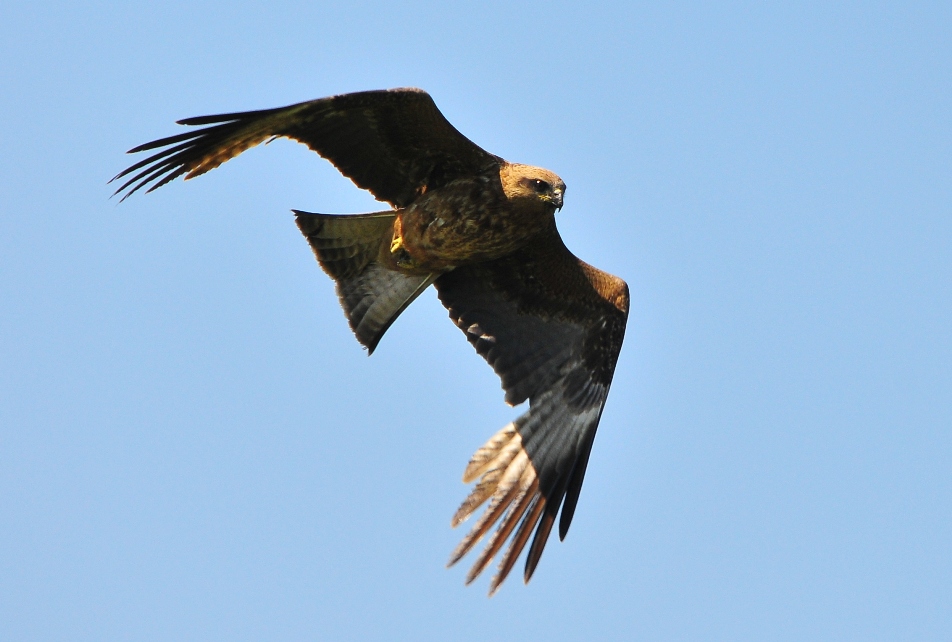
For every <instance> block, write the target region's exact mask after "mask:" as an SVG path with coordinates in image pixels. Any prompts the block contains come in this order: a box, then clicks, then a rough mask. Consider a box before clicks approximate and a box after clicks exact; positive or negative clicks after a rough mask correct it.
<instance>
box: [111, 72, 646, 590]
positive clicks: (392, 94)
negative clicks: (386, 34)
mask: <svg viewBox="0 0 952 642" xmlns="http://www.w3.org/2000/svg"><path fill="white" fill-rule="evenodd" d="M178 122H179V124H181V125H189V126H199V127H200V128H198V129H192V130H190V131H186V132H185V133H181V134H178V135H175V136H169V137H168V138H162V139H160V140H156V141H153V142H151V143H146V144H144V145H139V146H138V147H135V148H134V149H132V150H130V152H129V153H136V152H144V151H149V150H159V151H156V152H155V153H154V154H152V155H151V156H149V157H148V158H146V159H144V160H141V161H139V162H138V163H136V164H135V165H133V166H131V167H129V168H128V169H126V170H125V171H123V172H121V173H120V174H119V175H118V176H116V177H115V178H114V179H113V180H117V179H120V178H125V179H126V180H125V182H124V183H122V185H121V186H120V187H119V189H118V190H116V193H117V194H119V193H123V194H124V196H123V199H125V198H126V197H128V196H129V195H131V194H132V193H134V192H136V191H137V190H139V189H140V188H143V187H148V188H149V189H148V191H152V190H154V189H156V188H157V187H160V186H162V185H164V184H166V183H168V182H169V181H171V180H173V179H175V178H176V177H178V176H181V175H183V174H184V175H185V178H186V179H189V178H193V177H195V176H198V175H200V174H203V173H205V172H207V171H208V170H210V169H214V168H215V167H218V166H219V165H221V164H222V163H224V162H225V161H227V160H228V159H230V158H232V157H234V156H236V155H238V154H240V153H241V152H243V151H244V150H246V149H248V148H250V147H253V146H255V145H257V144H259V143H261V142H265V141H270V140H272V139H274V138H280V137H286V138H290V139H293V140H296V141H299V142H301V143H304V144H305V145H307V146H308V147H309V148H310V149H312V150H314V151H315V152H317V153H318V154H320V155H321V156H322V157H324V158H326V159H327V160H329V161H330V162H331V163H333V164H334V166H335V167H336V168H337V169H338V170H340V172H341V173H342V174H344V176H347V177H348V178H350V179H351V180H352V181H353V182H354V183H355V184H356V185H357V186H358V187H360V188H362V189H366V190H368V191H369V192H370V193H371V194H373V195H374V197H376V198H377V200H380V201H384V202H386V203H389V204H390V205H391V209H389V210H386V211H381V212H374V213H371V214H358V215H330V214H312V213H308V212H301V211H297V210H294V214H295V216H296V220H297V225H298V227H299V228H300V230H301V232H302V233H303V234H304V236H305V238H306V239H307V241H308V243H309V244H310V246H311V248H312V249H313V251H314V254H315V256H316V257H317V260H318V262H319V263H320V266H321V267H322V268H323V269H324V271H325V272H326V273H327V274H328V275H329V276H330V277H331V278H332V279H334V281H335V282H336V286H337V293H338V295H339V297H340V303H341V305H342V306H343V308H344V312H345V314H346V316H347V320H348V322H349V323H350V327H351V329H352V330H353V331H354V334H355V335H356V336H357V340H358V341H360V343H361V344H363V345H364V346H365V347H366V348H367V350H368V351H369V352H370V353H372V352H373V350H374V348H375V347H376V346H377V342H378V341H380V338H381V337H382V336H383V334H384V333H385V332H386V331H387V329H388V328H389V327H390V325H391V324H392V323H393V321H394V320H395V319H396V318H397V316H399V314H400V313H401V312H402V311H403V310H404V309H405V308H406V307H407V306H408V305H409V304H410V303H411V302H413V300H414V299H415V298H416V297H417V296H419V295H420V293H421V292H423V291H424V290H425V289H426V288H427V287H429V286H430V285H434V286H435V287H436V289H437V293H438V296H439V299H440V301H441V302H442V303H443V305H444V306H446V308H447V309H448V310H449V316H450V318H451V319H452V321H453V322H454V323H455V324H456V325H457V326H458V327H459V328H460V329H461V330H462V331H463V333H464V334H465V336H466V339H467V340H468V341H469V342H470V343H471V344H472V345H473V347H474V348H475V349H476V351H477V352H478V353H479V354H480V355H482V356H483V358H485V359H486V361H487V362H488V363H489V365H491V366H492V368H493V370H495V372H496V374H497V375H499V377H500V379H501V380H502V387H503V389H504V390H505V400H506V402H507V403H509V404H510V405H513V406H515V405H519V404H521V403H523V402H525V401H526V400H528V401H529V408H528V410H527V411H526V412H525V413H524V414H523V415H522V416H520V417H519V418H517V419H516V420H515V421H513V422H512V423H510V424H509V425H507V426H506V427H505V428H503V429H502V430H500V431H499V432H498V433H496V434H495V435H494V436H493V437H492V438H491V439H490V440H489V441H488V442H486V444H485V445H484V446H483V447H482V448H480V449H479V450H477V451H476V454H474V455H473V457H472V459H471V460H470V462H469V465H468V466H467V467H466V470H465V472H464V473H463V481H464V483H467V484H468V483H471V482H474V481H475V482H476V485H475V487H474V488H473V489H472V492H471V493H470V495H469V496H468V497H467V498H466V499H465V500H464V501H463V503H462V505H461V506H460V508H459V510H458V511H457V512H456V514H455V515H454V516H453V518H452V525H453V526H454V527H455V526H457V525H458V524H460V523H461V522H462V521H464V520H465V519H467V518H468V517H469V516H470V515H472V514H473V513H474V512H476V510H477V509H478V508H479V507H480V506H481V505H482V504H484V503H486V502H487V501H488V505H487V508H486V509H485V511H484V512H483V513H482V515H481V516H480V517H479V518H478V519H477V520H476V522H475V524H474V525H473V527H472V530H471V531H470V532H469V534H467V535H466V536H465V537H464V538H463V540H462V542H461V543H460V544H459V546H458V547H457V548H456V550H455V551H453V553H452V555H451V557H450V561H449V564H450V565H452V564H454V563H456V562H457V561H459V560H460V559H461V558H462V557H463V556H464V555H466V553H468V552H469V551H470V550H471V549H472V548H473V547H474V546H475V545H476V544H477V543H478V542H479V541H480V540H481V539H483V538H484V536H486V535H487V534H488V533H489V532H490V530H491V529H492V527H493V526H494V525H496V524H498V526H497V528H496V530H495V531H494V532H493V533H492V534H491V535H489V537H488V538H487V543H486V546H485V549H484V550H483V551H482V553H481V554H480V555H479V557H478V558H477V559H476V561H475V563H474V565H473V567H472V570H471V571H470V572H469V574H468V576H467V583H469V582H472V581H473V579H475V578H476V576H477V575H479V574H480V573H481V572H482V571H483V569H485V568H486V566H487V565H488V564H489V563H490V562H491V561H492V559H493V558H494V557H495V556H496V554H497V553H498V552H499V551H500V550H501V549H502V547H503V546H504V545H505V543H506V542H507V541H508V542H509V545H508V547H507V549H506V551H505V552H504V553H503V555H502V557H501V561H500V564H499V572H498V573H497V574H496V575H495V577H493V579H492V580H491V582H490V591H489V592H490V595H492V594H493V593H494V592H495V591H496V589H497V588H498V587H499V585H500V584H501V583H502V581H503V580H505V578H506V576H507V575H508V574H509V572H510V570H511V569H512V567H513V565H514V564H515V562H516V560H517V558H518V557H519V555H520V553H521V552H522V550H523V549H524V548H525V546H526V544H527V543H528V542H529V538H530V536H532V534H533V531H534V532H535V535H534V537H533V540H532V544H531V545H530V546H529V552H528V554H527V556H526V562H525V573H524V579H525V581H526V582H528V581H529V578H530V577H531V576H532V574H533V572H534V571H535V568H536V565H537V564H538V562H539V558H540V556H541V555H542V550H543V548H544V547H545V543H546V540H547V539H548V537H549V533H550V531H551V529H552V526H553V524H554V522H555V518H556V516H557V514H558V513H559V508H560V507H561V511H562V512H561V517H560V519H559V538H560V539H563V538H564V537H565V534H566V532H567V531H568V529H569V525H570V524H571V522H572V516H573V515H574V513H575V507H576V503H577V501H578V497H579V491H580V490H581V488H582V479H583V477H584V476H585V468H586V466H587V464H588V458H589V453H590V452H591V449H592V442H593V440H594V438H595V430H596V428H597V427H598V421H599V418H600V417H601V414H602V408H603V407H604V405H605V399H606V397H607V395H608V388H609V386H610V384H611V381H612V375H613V373H614V370H615V362H616V360H617V358H618V353H619V350H620V349H621V345H622V339H623V338H624V335H625V325H626V322H627V318H628V286H627V285H626V284H625V282H624V281H623V280H621V279H620V278H618V277H616V276H612V275H611V274H607V273H606V272H602V271H601V270H598V269H597V268H594V267H592V266H591V265H589V264H587V263H585V262H583V261H581V260H580V259H578V258H576V257H575V256H574V255H573V254H572V253H571V252H569V250H568V249H567V248H566V247H565V245H564V244H563V242H562V239H561V237H560V236H559V233H558V231H557V230H556V226H555V213H556V211H557V210H560V209H561V208H562V198H563V195H564V193H565V183H563V182H562V179H560V178H559V177H558V176H556V175H555V174H554V173H552V172H550V171H548V170H546V169H542V168H539V167H531V166H528V165H521V164H517V163H510V162H508V161H506V160H503V159H502V158H500V157H498V156H495V155H493V154H490V153H488V152H486V151H485V150H483V149H481V148H480V147H478V146H477V145H475V144H474V143H473V142H471V141H470V140H469V139H467V138H466V137H465V136H463V135H462V134H461V133H460V132H459V131H457V130H456V128H454V127H453V126H452V125H451V124H450V123H449V121H447V120H446V118H445V117H444V116H443V114H441V113H440V111H439V109H437V107H436V104H435V103H434V102H433V99H432V98H431V97H430V96H429V94H427V93H426V92H424V91H422V90H419V89H393V90H384V91H367V92H359V93H352V94H342V95H338V96H331V97H329V98H321V99H318V100H312V101H308V102H303V103H299V104H295V105H290V106H288V107H280V108H277V109H266V110H261V111H249V112H241V113H231V114H221V115H217V116H200V117H198V118H187V119H185V120H180V121H178Z"/></svg>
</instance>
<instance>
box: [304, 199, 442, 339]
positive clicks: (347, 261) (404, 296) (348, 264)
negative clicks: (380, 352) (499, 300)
mask: <svg viewBox="0 0 952 642" xmlns="http://www.w3.org/2000/svg"><path fill="white" fill-rule="evenodd" d="M293 211H294V214H295V216H296V217H297V225H298V228H299V229H300V230H301V233H302V234H304V237H305V238H306V239H307V242H308V243H309V244H310V245H311V249H313V250H314V255H315V256H316V257H317V260H318V262H319V263H320V264H321V267H322V268H323V269H324V271H325V272H327V274H328V275H329V276H330V277H331V278H332V279H334V281H335V282H336V283H337V296H338V297H339V298H340V303H341V306H342V307H343V308H344V314H345V315H346V316H347V321H348V323H349V324H350V327H351V329H352V330H353V331H354V334H355V335H356V336H357V340H358V341H360V343H361V344H363V345H364V346H365V347H366V348H367V350H368V351H369V352H370V353H371V354H372V353H373V351H374V348H376V347H377V343H378V342H379V341H380V339H381V337H383V335H384V333H385V332H386V331H387V329H388V328H389V327H390V325H391V324H392V323H393V322H394V321H395V320H396V318H397V317H398V316H400V313H401V312H403V311H404V310H405V309H406V307H407V306H408V305H410V303H412V302H413V300H414V299H416V298H417V297H418V296H419V295H420V293H421V292H423V290H425V289H426V288H427V287H428V286H429V285H430V284H431V283H433V281H434V280H435V279H436V277H437V276H439V273H436V272H434V273H429V274H406V273H404V272H401V271H399V270H398V269H394V268H393V267H391V266H389V265H387V264H385V263H383V262H381V261H380V260H378V258H379V257H380V256H381V249H382V247H383V244H384V243H387V244H388V245H387V247H389V243H390V240H391V238H392V234H393V222H394V219H395V218H396V213H395V212H377V213H374V214H356V215H343V216H338V215H333V214H311V213H309V212H300V211H298V210H293Z"/></svg>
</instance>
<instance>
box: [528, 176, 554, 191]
mask: <svg viewBox="0 0 952 642" xmlns="http://www.w3.org/2000/svg"><path fill="white" fill-rule="evenodd" d="M532 189H534V190H535V191H536V192H537V193H538V194H542V193H544V192H548V191H549V190H550V189H552V186H551V185H549V184H548V183H546V182H545V181H543V180H541V179H538V178H536V179H534V180H533V181H532Z"/></svg>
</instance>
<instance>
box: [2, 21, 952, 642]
mask: <svg viewBox="0 0 952 642" xmlns="http://www.w3.org/2000/svg"><path fill="white" fill-rule="evenodd" d="M950 78H952V9H950V5H949V4H948V3H915V4H914V5H912V4H910V3H862V4H861V3H829V2H822V3H798V4H796V5H791V6H782V7H781V6H777V5H771V4H764V3H631V2H624V3H600V4H599V5H598V6H594V7H592V6H590V7H585V8H583V7H582V6H581V5H577V4H569V3H558V2H546V3H519V2H483V3H459V4H456V5H454V6H452V7H450V6H447V5H445V4H444V3H432V4H426V3H406V4H396V3H376V2H354V3H348V6H346V7H344V6H343V5H341V6H327V5H325V4H324V3H314V2H300V3H293V2H267V3H264V2H259V3H250V2H249V3H238V4H235V3H224V2H220V3H214V2H190V3H176V2H170V3H163V4H161V5H159V4H156V3H153V4H149V5H145V4H143V5H141V6H134V5H133V4H132V3H127V4H120V3H115V4H113V5H110V4H105V3H95V2H93V3H86V4H85V5H84V6H79V5H78V4H76V3H62V4H59V3H52V2H37V3H31V4H28V5H27V4H25V3H20V5H19V6H13V5H11V6H5V7H4V8H3V9H2V10H0V86H2V87H3V91H0V123H2V125H0V126H2V129H3V140H4V145H3V153H2V154H0V202H2V204H3V210H4V211H3V216H2V217H0V575H2V581H0V639H9V640H103V639H125V640H167V639H179V640H206V639H229V640H285V639H335V640H364V639H407V640H426V639H434V640H445V639H454V640H485V639H501V638H519V639H548V640H577V639H583V638H588V639H603V640H684V639H691V640H696V639H704V640H803V639H816V640H845V639H861V640H877V639H881V640H895V639H945V638H948V637H950V636H952V615H950V612H952V611H950V609H949V604H950V603H952V582H950V577H952V552H950V546H949V543H950V541H952V510H950V509H952V479H950V470H952V429H950V427H952V216H950V212H952V124H950V116H952V84H950ZM397 86H419V87H423V88H425V89H426V90H428V91H429V92H430V93H431V94H432V95H433V96H434V97H435V99H436V101H437V104H438V105H439V106H440V108H441V109H442V110H443V112H444V114H445V115H446V116H447V117H448V118H449V119H450V121H451V122H453V123H454V124H455V125H456V126H457V127H458V128H459V129H460V130H461V131H462V132H463V133H464V134H466V135H467V136H468V137H469V138H471V139H472V140H474V141H475V142H476V143H478V144H479V145H481V146H483V147H484V148H486V149H488V150H490V151H492V152H494V153H496V154H499V155H501V156H503V157H505V158H508V159H510V160H513V161H519V162H524V163H530V164H537V165H541V166H544V167H547V168H550V169H552V170H553V171H555V172H557V173H558V174H559V175H560V176H561V177H562V178H563V179H564V180H565V182H566V183H567V185H568V190H567V194H566V205H565V207H564V209H563V210H562V211H561V213H560V214H559V225H560V229H561V230H562V234H563V237H564V238H565V240H566V243H567V244H568V246H569V247H570V248H571V249H572V250H573V251H574V252H575V253H576V254H578V255H579V256H580V257H582V258H584V259H585V260H587V261H588V262H590V263H593V264H595V265H597V266H598V267H601V268H603V269H605V270H608V271H610V272H612V273H614V274H618V275H620V276H622V277H623V278H624V279H626V280H627V281H628V283H629V285H630V287H631V296H632V313H631V316H630V319H629V327H628V334H627V338H626V344H625V347H624V350H623V351H622V354H621V358H620V361H619V364H618V370H617V372H616V376H615V382H614V385H613V388H612V392H611V395H610V397H609V400H608V405H607V407H606V411H605V414H604V416H603V418H602V422H601V426H600V430H599V433H598V438H597V439H596V441H595V447H594V450H593V454H592V459H591V462H590V465H589V469H588V474H587V477H586V482H585V487H584V489H583V491H582V495H581V499H580V502H579V507H578V511H577V512H576V515H575V521H574V523H573V526H572V530H571V532H570V533H569V536H568V538H567V539H566V540H565V542H562V543H559V542H558V541H557V540H556V539H553V540H552V541H551V542H550V543H549V546H548V547H547V550H546V554H545V555H544V556H543V559H542V562H541V564H540V566H539V569H538V570H537V572H536V575H535V577H534V578H533V581H532V582H531V584H530V585H528V586H523V585H522V584H521V583H520V582H519V581H518V577H516V576H514V577H511V578H510V580H509V581H508V582H507V583H506V584H505V585H504V586H503V588H502V590H501V591H500V592H499V593H498V594H497V595H496V597H494V598H492V599H491V600H489V599H487V598H486V596H485V592H486V584H487V580H486V578H483V579H481V580H480V581H477V583H476V585H475V586H471V587H464V586H463V578H464V576H465V571H466V568H467V567H466V565H465V563H464V564H463V565H461V566H460V567H459V568H453V569H451V570H446V569H445V568H444V564H445V562H446V559H447V557H448V555H449V552H450V551H451V550H452V549H453V547H454V546H455V544H456V542H457V540H458V538H459V537H460V536H461V535H462V532H461V531H454V530H452V529H450V527H449V519H450V516H451V515H452V513H453V511H454V510H455V509H456V506H457V505H458V503H459V501H460V500H462V498H463V497H464V496H465V494H466V487H465V486H464V485H463V484H462V483H461V482H460V475H461V474H462V470H463V468H464V466H465V464H466V462H467V460H468V458H469V456H470V455H471V454H472V452H473V451H474V449H475V448H477V447H478V446H480V445H481V444H482V443H483V442H484V441H485V439H486V438H488V437H489V436H490V435H491V434H492V433H494V432H495V431H496V430H497V429H499V428H500V427H501V426H503V425H504V424H505V423H506V422H508V421H509V420H510V419H512V418H513V417H514V416H516V414H517V413H518V411H517V410H513V409H510V408H508V407H506V406H505V404H504V403H503V401H502V392H501V390H500V388H499V383H498V381H497V380H496V378H495V377H494V375H493V374H492V372H491V370H490V369H489V368H488V367H487V366H486V365H485V364H484V363H483V362H482V360H481V359H480V358H479V357H477V356H476V355H475V353H474V352H473V351H472V349H471V348H470V346H469V345H468V344H467V343H466V341H464V339H463V336H462V335H461V333H460V332H459V331H458V330H457V329H456V328H455V327H453V325H452V324H451V323H450V322H449V321H448V320H447V318H446V312H445V310H443V308H442V307H441V306H440V305H439V303H438V301H437V300H436V297H435V296H434V295H433V294H432V293H430V294H428V295H426V296H424V297H422V298H421V300H419V301H418V302H416V303H414V304H413V306H412V307H411V308H410V309H408V310H407V312H406V313H404V315H403V317H401V319H400V320H399V321H398V322H397V323H396V324H395V325H394V326H393V328H391V330H390V331H389V333H388V335H387V336H386V337H385V338H384V340H383V341H382V343H381V344H380V346H379V348H378V350H377V352H376V353H375V354H374V355H373V357H372V358H369V359H368V358H367V357H366V356H365V355H364V353H363V351H362V349H361V348H360V346H359V345H358V344H357V343H356V341H355V340H354V339H353V337H352V336H351V335H350V332H349V330H348V328H347V326H346V323H345V321H344V318H343V315H342V313H341V311H340V310H339V309H338V306H337V302H336V300H335V296H334V293H333V286H332V284H331V282H330V281H329V279H328V278H327V277H326V276H325V275H323V274H322V273H321V271H320V269H319V268H318V266H317V265H316V263H315V262H314V260H313V258H312V256H311V253H310V251H309V249H308V247H307V245H306V243H305V242H304V241H303V239H302V238H300V236H299V233H298V231H297V229H296V228H295V226H294V224H293V217H292V215H291V214H290V209H291V208H299V209H304V210H310V211H318V212H332V213H348V212H363V211H371V210H374V209H378V208H379V205H378V204H377V203H375V202H374V201H373V199H372V198H371V197H370V196H369V195H367V194H365V193H363V192H361V191H360V190H358V189H356V188H355V187H354V186H353V185H352V184H351V183H350V182H349V181H347V180H346V179H343V178H341V177H340V176H339V175H338V174H337V173H336V171H335V170H334V169H333V168H332V167H331V166H330V165H329V164H327V163H326V162H324V161H322V160H321V159H320V158H318V157H317V156H316V155H314V154H312V153H310V152H308V151H307V150H306V149H305V148H304V147H302V146H297V145H294V144H292V143H288V142H283V141H279V142H275V143H273V144H271V145H268V146H263V147H260V148H257V149H254V150H252V151H250V152H247V153H246V154H244V155H242V156H241V157H240V158H238V159H236V160H234V161H231V162H229V163H227V164H226V165H224V166H222V167H221V168H219V169H217V170H215V171H214V172H212V173H210V174H207V175H205V176H202V177H201V178H199V179H196V180H194V181H189V182H187V183H183V182H181V181H177V182H175V183H172V184H170V185H168V186H166V187H164V188H162V189H161V190H159V191H157V192H154V193H152V194H148V195H141V194H136V195H135V196H134V197H132V198H131V199H129V200H127V201H126V202H124V203H122V204H121V205H119V204H118V203H117V199H112V200H110V199H109V195H110V194H111V189H110V188H109V187H108V186H106V184H105V183H106V180H108V179H109V178H110V177H112V176H113V175H114V174H115V173H116V172H117V171H119V170H121V169H123V168H124V167H126V166H127V165H128V164H129V163H130V159H129V158H128V157H126V156H125V155H124V153H123V152H124V151H125V150H126V149H129V148H130V147H132V146H134V145H137V144H139V143H142V142H145V141H148V140H152V139H154V138H157V137H160V136H165V135H170V134H174V133H176V132H177V131H179V129H178V127H177V126H176V125H175V124H174V121H175V120H177V119H180V118H185V117H188V116H196V115H202V114H208V113H218V112H223V111H238V110H246V109H258V108H267V107H274V106H280V105H285V104H289V103H293V102H297V101H301V100H307V99H310V98H317V97H320V96H325V95H330V94H335V93H342V92H347V91H357V90H363V89H375V88H385V87H397Z"/></svg>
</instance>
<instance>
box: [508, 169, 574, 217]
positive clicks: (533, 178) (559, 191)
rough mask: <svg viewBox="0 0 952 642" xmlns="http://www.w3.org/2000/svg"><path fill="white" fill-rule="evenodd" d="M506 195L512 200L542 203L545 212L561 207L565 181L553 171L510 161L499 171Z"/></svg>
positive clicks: (536, 205) (533, 203)
mask: <svg viewBox="0 0 952 642" xmlns="http://www.w3.org/2000/svg"><path fill="white" fill-rule="evenodd" d="M499 177H500V178H501V179H502V187H503V190H504V191H505V192H506V197H507V198H508V199H509V200H510V201H513V202H521V203H526V204H531V205H532V206H534V207H538V206H539V205H542V206H543V207H544V209H545V211H547V212H551V211H553V210H560V209H562V196H563V195H564V194H565V183H564V182H563V181H562V179H561V178H559V177H558V175H557V174H555V173H554V172H550V171H549V170H547V169H543V168H541V167H533V166H531V165H519V164H517V163H510V164H508V165H506V166H504V167H503V168H502V169H500V171H499Z"/></svg>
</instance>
